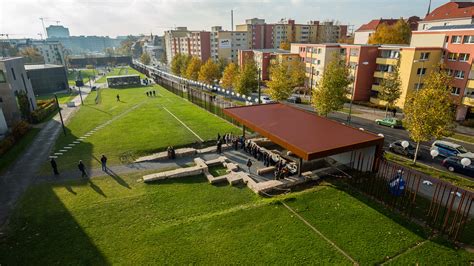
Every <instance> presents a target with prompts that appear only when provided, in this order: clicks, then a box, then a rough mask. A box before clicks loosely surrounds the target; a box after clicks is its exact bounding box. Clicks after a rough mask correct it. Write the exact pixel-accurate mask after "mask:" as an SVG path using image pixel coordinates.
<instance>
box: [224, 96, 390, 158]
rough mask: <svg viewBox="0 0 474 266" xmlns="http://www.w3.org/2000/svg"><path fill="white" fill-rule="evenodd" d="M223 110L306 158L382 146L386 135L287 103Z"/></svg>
mask: <svg viewBox="0 0 474 266" xmlns="http://www.w3.org/2000/svg"><path fill="white" fill-rule="evenodd" d="M224 113H225V114H227V115H228V116H230V117H232V118H233V119H235V120H237V121H239V122H240V123H241V124H243V125H245V126H246V127H248V128H250V129H251V130H253V131H255V132H258V133H259V134H260V135H262V136H264V137H266V138H268V139H270V140H271V141H273V142H274V143H276V144H278V145H280V146H281V147H284V148H286V149H288V150H289V151H292V152H293V153H295V154H296V155H297V156H298V157H300V158H303V159H305V160H313V159H317V158H322V157H326V156H330V155H334V154H339V153H342V152H347V151H352V150H354V149H360V148H365V147H369V146H374V145H383V137H380V136H378V135H375V134H372V133H369V132H366V131H362V130H359V129H356V128H353V127H350V126H346V125H343V124H341V123H339V122H336V121H333V120H329V119H327V118H324V117H321V116H318V115H316V114H313V113H310V112H307V111H304V110H301V109H298V108H295V107H292V106H289V105H286V104H281V103H275V104H263V105H251V106H241V107H231V108H227V109H224Z"/></svg>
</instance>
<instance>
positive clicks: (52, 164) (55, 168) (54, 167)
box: [50, 158, 59, 175]
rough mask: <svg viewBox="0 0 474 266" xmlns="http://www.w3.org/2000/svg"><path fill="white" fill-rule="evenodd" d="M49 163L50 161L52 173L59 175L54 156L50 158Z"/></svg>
mask: <svg viewBox="0 0 474 266" xmlns="http://www.w3.org/2000/svg"><path fill="white" fill-rule="evenodd" d="M50 163H51V167H52V168H53V173H54V175H59V172H58V164H57V163H56V160H54V158H51V161H50Z"/></svg>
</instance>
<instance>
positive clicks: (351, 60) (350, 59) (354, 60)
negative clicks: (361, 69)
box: [349, 55, 359, 63]
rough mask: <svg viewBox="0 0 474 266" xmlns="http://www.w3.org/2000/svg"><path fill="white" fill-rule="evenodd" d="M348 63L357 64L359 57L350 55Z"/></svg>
mask: <svg viewBox="0 0 474 266" xmlns="http://www.w3.org/2000/svg"><path fill="white" fill-rule="evenodd" d="M349 62H354V63H358V62H359V57H358V56H355V55H351V56H350V57H349Z"/></svg>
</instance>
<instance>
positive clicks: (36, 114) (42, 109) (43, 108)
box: [31, 99, 57, 124]
mask: <svg viewBox="0 0 474 266" xmlns="http://www.w3.org/2000/svg"><path fill="white" fill-rule="evenodd" d="M37 104H38V108H37V109H36V110H34V111H33V112H31V122H32V123H33V124H37V123H40V122H42V121H43V120H44V119H46V118H47V117H48V116H50V115H51V114H53V113H54V112H56V110H57V106H56V100H54V99H51V100H42V101H38V102H37Z"/></svg>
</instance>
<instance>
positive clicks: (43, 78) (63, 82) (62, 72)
mask: <svg viewBox="0 0 474 266" xmlns="http://www.w3.org/2000/svg"><path fill="white" fill-rule="evenodd" d="M25 70H26V73H27V75H28V77H29V79H30V81H31V85H32V86H33V91H34V93H35V95H40V94H48V93H53V92H57V91H62V90H67V89H69V84H68V80H67V73H66V68H65V67H64V66H62V65H52V64H43V65H25Z"/></svg>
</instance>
